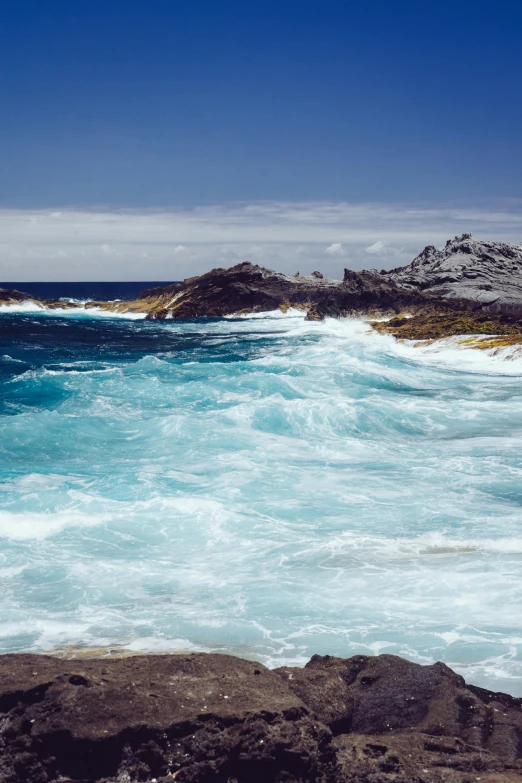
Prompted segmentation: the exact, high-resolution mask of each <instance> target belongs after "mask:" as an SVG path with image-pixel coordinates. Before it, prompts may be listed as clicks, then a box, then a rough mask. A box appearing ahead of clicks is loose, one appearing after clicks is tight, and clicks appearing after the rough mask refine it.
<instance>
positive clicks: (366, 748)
mask: <svg viewBox="0 0 522 783" xmlns="http://www.w3.org/2000/svg"><path fill="white" fill-rule="evenodd" d="M521 778H522V700H521V699H515V698H512V697H510V696H507V695H504V694H499V693H492V692H489V691H486V690H483V689H481V688H476V687H473V686H468V685H466V683H465V682H464V680H463V678H462V677H460V676H459V675H457V674H455V673H454V672H453V671H451V669H449V668H448V667H447V666H445V665H444V664H441V663H437V664H434V665H432V666H419V665H418V664H414V663H410V662H408V661H405V660H403V659H401V658H398V657H396V656H392V655H380V656H377V657H368V656H355V657H353V658H348V659H340V658H331V657H329V656H324V657H321V656H314V657H313V658H312V660H311V661H310V662H309V663H308V664H307V666H305V668H304V669H298V668H291V667H283V668H281V669H277V670H275V671H270V670H268V669H266V668H265V667H264V666H262V665H261V664H258V663H255V662H253V661H245V660H241V659H239V658H234V657H232V656H227V655H208V654H203V653H201V654H192V655H164V656H162V655H150V656H149V655H147V656H136V657H127V658H120V659H116V660H115V659H92V658H90V659H78V660H63V659H58V658H54V657H49V656H41V655H27V654H15V655H4V656H0V780H2V782H3V783H54V782H55V781H56V783H58V781H61V783H87V782H89V783H95V782H96V783H101V782H102V781H103V783H109V782H111V783H114V782H115V781H118V783H123V781H154V780H156V781H158V783H159V782H160V781H161V783H167V781H172V780H176V781H177V783H178V782H179V783H189V782H190V783H210V781H216V782H217V783H349V782H352V781H354V782H355V781H366V782H367V783H388V782H389V783H392V781H393V783H414V782H415V783H428V782H429V783H442V782H443V781H446V782H447V783H470V782H471V781H475V780H477V779H481V780H482V781H489V782H490V783H493V782H494V781H495V783H502V781H504V782H505V783H508V782H509V781H512V782H513V783H514V781H516V780H521Z"/></svg>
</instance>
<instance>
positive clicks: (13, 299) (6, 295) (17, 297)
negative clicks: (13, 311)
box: [0, 288, 38, 304]
mask: <svg viewBox="0 0 522 783" xmlns="http://www.w3.org/2000/svg"><path fill="white" fill-rule="evenodd" d="M28 301H38V300H35V298H34V296H31V294H26V293H24V291H17V290H16V289H14V288H13V289H10V288H0V304H16V303H17V302H28Z"/></svg>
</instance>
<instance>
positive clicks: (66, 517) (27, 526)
mask: <svg viewBox="0 0 522 783" xmlns="http://www.w3.org/2000/svg"><path fill="white" fill-rule="evenodd" d="M108 519H110V515H108V514H99V513H98V514H89V513H86V512H81V511H76V510H70V511H65V510H64V511H57V512H55V513H35V512H32V513H31V512H11V511H0V538H7V539H11V540H17V541H27V540H29V539H43V538H47V537H48V536H52V535H54V534H55V533H59V532H60V531H62V530H64V529H65V528H69V527H94V526H95V525H101V524H103V523H104V522H106V521H107V520H108Z"/></svg>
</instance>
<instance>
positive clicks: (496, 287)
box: [381, 234, 522, 317]
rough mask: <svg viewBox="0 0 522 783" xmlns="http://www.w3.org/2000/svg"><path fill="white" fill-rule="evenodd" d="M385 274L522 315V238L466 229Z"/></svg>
mask: <svg viewBox="0 0 522 783" xmlns="http://www.w3.org/2000/svg"><path fill="white" fill-rule="evenodd" d="M381 275H382V277H384V278H385V279H386V280H388V281H390V282H391V283H394V284H395V285H396V286H399V287H400V288H407V289H410V290H412V291H417V292H421V291H422V292H423V293H426V294H430V295H431V296H433V297H436V298H441V299H457V300H462V301H464V302H468V303H470V304H473V305H475V306H479V307H482V308H484V309H487V310H488V311H490V312H494V313H506V314H511V315H515V316H517V317H522V244H510V243H508V242H481V241H480V240H477V239H474V238H473V237H472V235H471V234H462V235H461V236H457V237H455V238H454V239H450V240H448V242H446V246H445V247H444V248H443V249H442V250H437V249H436V248H435V247H433V246H431V245H430V246H428V247H425V248H424V250H423V251H422V253H420V255H418V256H417V258H416V259H415V260H414V261H412V263H411V264H409V265H408V266H405V267H401V268H399V269H393V270H391V271H390V272H382V273H381Z"/></svg>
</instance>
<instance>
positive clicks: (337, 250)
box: [324, 242, 348, 257]
mask: <svg viewBox="0 0 522 783" xmlns="http://www.w3.org/2000/svg"><path fill="white" fill-rule="evenodd" d="M324 252H325V253H326V255H327V256H338V257H344V256H347V255H348V253H347V252H346V250H345V248H344V247H343V246H342V244H341V243H340V242H334V243H333V245H328V247H327V248H326V250H325V251H324Z"/></svg>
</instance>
